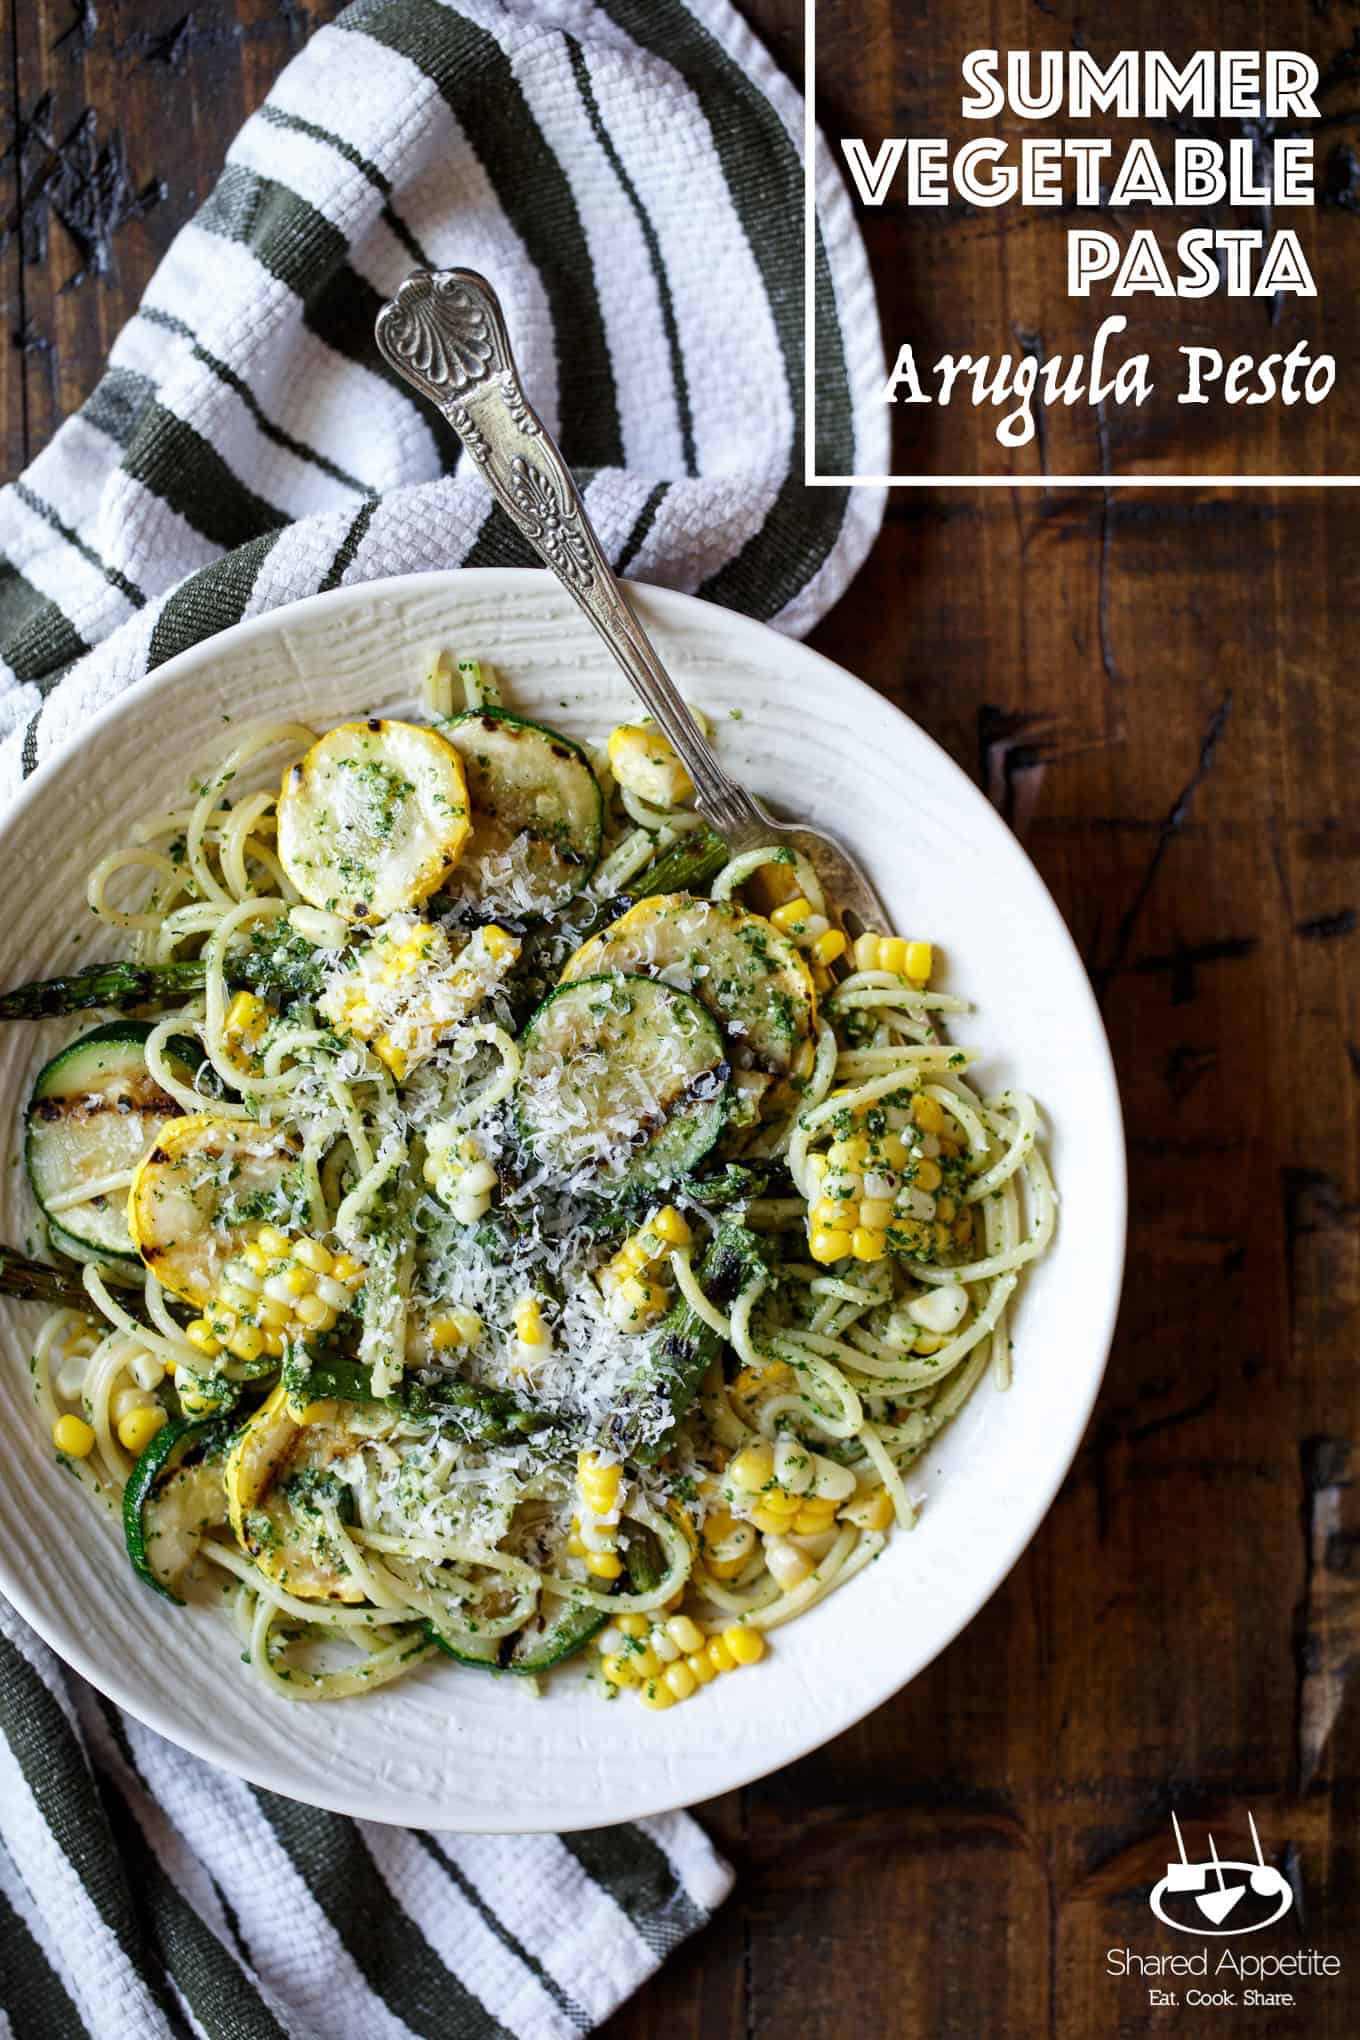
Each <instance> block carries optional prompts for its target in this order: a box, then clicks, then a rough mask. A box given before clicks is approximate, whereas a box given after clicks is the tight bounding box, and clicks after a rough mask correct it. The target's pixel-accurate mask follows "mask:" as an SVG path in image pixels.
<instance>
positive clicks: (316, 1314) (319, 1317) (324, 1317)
mask: <svg viewBox="0 0 1360 2040" xmlns="http://www.w3.org/2000/svg"><path fill="white" fill-rule="evenodd" d="M293 1312H294V1315H295V1316H296V1318H297V1321H298V1323H299V1324H300V1325H305V1326H306V1327H307V1329H308V1331H309V1332H328V1331H329V1330H330V1328H331V1326H332V1325H333V1324H334V1323H335V1312H334V1311H333V1310H332V1309H331V1307H330V1305H329V1304H328V1303H326V1302H324V1301H323V1299H322V1298H321V1297H319V1296H300V1297H299V1298H298V1300H297V1302H296V1303H295V1304H294V1306H293Z"/></svg>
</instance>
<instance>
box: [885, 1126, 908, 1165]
mask: <svg viewBox="0 0 1360 2040" xmlns="http://www.w3.org/2000/svg"><path fill="white" fill-rule="evenodd" d="M879 1154H880V1156H881V1158H882V1160H883V1162H884V1163H885V1164H886V1166H887V1167H888V1168H890V1169H891V1170H892V1171H893V1173H894V1175H899V1174H900V1173H901V1171H902V1170H903V1169H905V1168H906V1166H907V1146H906V1142H905V1141H904V1140H903V1138H902V1136H901V1134H900V1133H889V1134H886V1135H885V1136H884V1138H883V1141H882V1143H881V1145H880V1147H879Z"/></svg>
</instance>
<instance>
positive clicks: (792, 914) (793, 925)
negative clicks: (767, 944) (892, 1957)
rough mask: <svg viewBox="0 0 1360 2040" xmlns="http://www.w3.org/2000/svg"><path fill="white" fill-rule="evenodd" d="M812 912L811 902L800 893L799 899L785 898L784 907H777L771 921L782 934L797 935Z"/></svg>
mask: <svg viewBox="0 0 1360 2040" xmlns="http://www.w3.org/2000/svg"><path fill="white" fill-rule="evenodd" d="M811 912H812V904H811V902H810V901H809V900H805V899H804V898H803V896H802V894H801V893H800V894H799V896H798V898H797V899H795V900H785V902H784V904H783V906H782V907H776V908H775V910H774V912H773V913H772V914H771V916H770V922H771V925H772V926H773V927H776V928H777V929H778V930H779V932H780V934H781V935H796V934H797V932H798V930H799V928H800V927H801V926H802V924H803V922H804V921H806V920H807V919H808V917H809V915H810V914H811Z"/></svg>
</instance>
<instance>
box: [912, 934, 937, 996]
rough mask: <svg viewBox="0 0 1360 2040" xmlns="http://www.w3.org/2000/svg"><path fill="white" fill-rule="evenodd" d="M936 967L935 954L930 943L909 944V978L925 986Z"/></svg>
mask: <svg viewBox="0 0 1360 2040" xmlns="http://www.w3.org/2000/svg"><path fill="white" fill-rule="evenodd" d="M934 967H935V954H934V951H933V950H932V948H931V946H930V944H929V943H928V942H909V943H908V944H907V958H906V971H907V976H908V977H909V978H915V980H916V982H917V983H918V984H921V985H923V984H924V983H925V981H926V979H927V978H928V977H929V976H930V973H931V971H932V970H933V969H934Z"/></svg>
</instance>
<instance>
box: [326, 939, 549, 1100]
mask: <svg viewBox="0 0 1360 2040" xmlns="http://www.w3.org/2000/svg"><path fill="white" fill-rule="evenodd" d="M519 952H520V945H519V942H518V941H517V939H516V938H515V937H514V936H513V935H510V934H507V932H506V930H505V929H504V928H498V927H497V926H496V925H495V923H494V922H493V923H491V924H490V925H489V926H488V927H485V928H479V929H478V930H477V931H476V933H475V934H474V935H472V936H471V937H470V939H469V940H468V942H467V944H466V946H465V947H464V948H463V949H462V950H461V951H460V953H459V955H458V957H457V959H456V960H455V959H454V957H453V955H452V952H451V951H450V949H449V939H448V936H447V935H446V934H445V933H444V930H443V929H442V928H439V927H436V926H435V925H434V923H433V922H430V921H416V922H414V923H413V924H412V925H411V926H409V927H403V928H401V929H400V930H396V929H393V930H389V931H388V932H385V933H383V934H381V935H378V936H377V937H375V939H374V940H373V941H372V942H371V943H370V944H369V946H368V948H367V949H366V950H365V951H364V953H363V955H362V956H361V957H360V958H359V960H358V962H357V963H355V964H354V965H352V966H351V967H350V968H349V969H347V970H346V971H344V972H343V973H342V974H341V975H340V976H339V977H338V978H337V979H333V980H332V982H331V984H330V985H329V986H328V988H327V990H326V992H325V993H324V994H323V996H322V998H321V999H320V1001H319V1004H320V1008H321V1011H322V1013H323V1014H324V1015H325V1017H326V1018H327V1020H329V1021H330V1023H331V1025H332V1027H334V1028H335V1029H336V1031H337V1032H338V1033H340V1034H346V1035H352V1036H354V1037H356V1038H357V1039H358V1040H360V1041H366V1042H368V1043H370V1044H371V1046H372V1049H373V1052H374V1054H375V1055H377V1056H379V1057H380V1058H381V1059H382V1061H383V1062H385V1063H386V1065H387V1067H388V1069H389V1070H391V1072H392V1074H393V1076H394V1077H395V1078H396V1079H397V1082H398V1083H400V1082H401V1081H402V1079H403V1078H404V1077H405V1076H406V1075H407V1073H408V1071H409V1070H410V1069H411V1068H412V1067H413V1066H414V1064H415V1063H416V1062H418V1061H419V1060H421V1058H422V1057H423V1056H425V1055H428V1054H429V1053H430V1052H431V1051H432V1049H433V1048H435V1047H436V1046H437V1045H438V1043H439V1042H440V1041H441V1040H443V1038H444V1037H445V1036H446V1035H447V1034H449V1033H451V1032H452V1030H453V1029H454V1028H455V1027H457V1026H458V1025H459V1024H460V1023H461V1022H462V1021H463V1020H465V1019H466V1018H467V1016H468V1014H469V1013H471V1012H472V1010H473V1008H474V1007H475V1006H478V1005H480V1004H481V1002H482V1000H483V999H484V998H485V997H486V996H487V994H488V993H489V992H490V991H492V990H494V988H495V986H496V984H497V983H498V982H499V980H500V979H501V978H502V977H503V976H504V975H505V973H506V971H508V970H509V969H510V968H511V966H512V965H513V964H514V963H515V962H516V960H517V959H518V957H519ZM423 972H424V973H432V974H433V975H432V977H431V976H430V975H427V976H426V980H425V983H424V984H423V985H416V984H413V983H412V982H411V981H412V980H413V979H416V978H418V977H419V976H420V975H421V973H423Z"/></svg>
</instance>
